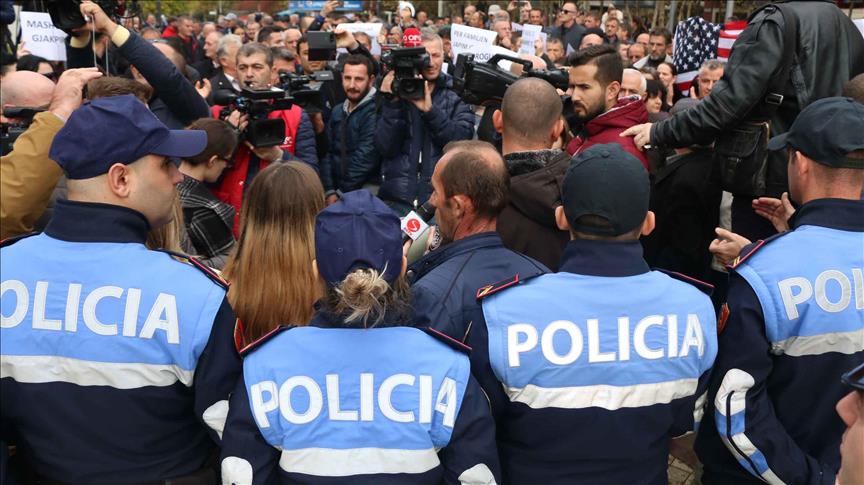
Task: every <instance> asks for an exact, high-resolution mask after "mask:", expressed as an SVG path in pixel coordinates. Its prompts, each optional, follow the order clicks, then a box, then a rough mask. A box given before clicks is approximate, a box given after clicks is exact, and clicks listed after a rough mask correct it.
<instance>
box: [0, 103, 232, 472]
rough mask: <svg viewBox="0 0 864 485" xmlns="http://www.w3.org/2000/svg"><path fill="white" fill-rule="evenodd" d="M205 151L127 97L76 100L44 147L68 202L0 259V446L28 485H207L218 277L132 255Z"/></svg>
mask: <svg viewBox="0 0 864 485" xmlns="http://www.w3.org/2000/svg"><path fill="white" fill-rule="evenodd" d="M206 141H207V139H206V134H205V133H204V132H201V131H169V130H168V128H166V127H165V125H164V124H162V122H160V121H159V120H158V119H156V117H155V116H154V115H153V113H151V112H150V111H149V110H148V109H147V107H146V106H145V105H144V104H142V103H141V102H140V101H138V100H137V99H136V98H135V97H134V96H131V95H125V96H116V97H111V98H104V99H100V100H96V101H93V102H90V103H86V104H84V105H83V106H82V107H81V108H79V109H77V110H76V111H75V112H73V113H72V116H71V117H70V118H69V120H68V121H67V123H66V125H65V126H64V127H63V128H62V129H61V130H60V131H59V132H58V133H57V135H56V137H55V138H54V141H53V144H52V146H51V150H50V156H51V159H52V160H55V161H56V162H57V163H58V164H59V165H60V166H61V167H62V168H63V170H64V172H65V173H66V177H67V179H68V183H67V186H68V191H69V192H68V194H69V200H68V201H58V202H57V205H56V206H55V209H54V215H53V218H52V219H51V221H50V222H49V224H48V226H47V227H46V228H45V232H44V233H42V234H38V235H32V236H29V237H25V238H22V239H19V240H18V241H14V242H9V241H7V242H5V243H4V246H5V247H3V248H2V249H0V279H2V284H0V302H2V304H0V313H2V323H0V364H2V379H0V399H2V406H0V421H2V428H0V430H2V431H0V432H2V436H0V439H2V440H4V441H6V440H9V441H12V442H14V444H16V445H17V450H18V451H19V452H20V453H21V454H22V455H23V456H24V458H25V459H26V461H27V462H28V464H29V465H30V467H31V468H32V469H33V470H35V471H36V473H37V474H38V475H39V476H40V478H39V482H40V483H46V484H62V483H75V484H79V483H88V484H118V483H136V484H138V483H147V484H150V483H153V484H158V483H169V481H170V482H171V483H189V484H197V483H212V481H213V480H214V479H215V478H216V468H215V465H216V462H215V459H214V458H215V456H214V453H215V447H216V444H217V443H218V442H219V438H220V436H219V435H220V434H221V431H222V427H223V426H224V420H225V416H226V414H227V405H228V401H227V398H228V394H229V392H230V391H231V389H233V385H234V384H235V383H236V380H237V378H238V376H239V373H240V360H239V357H238V355H237V352H236V351H235V350H234V346H233V345H234V344H233V339H232V333H233V328H234V322H235V317H234V315H233V312H232V311H231V307H230V306H229V305H228V302H227V300H226V299H225V285H224V283H223V282H221V281H219V280H218V278H217V277H214V276H213V275H210V274H205V272H204V270H203V269H202V268H199V267H196V266H194V265H193V264H192V263H191V262H188V261H187V262H181V261H178V260H176V259H175V258H174V257H172V256H171V255H169V254H166V253H164V252H157V251H150V250H148V249H147V248H146V247H145V246H144V241H145V239H146V238H147V233H148V231H149V230H150V229H153V228H157V227H159V226H161V225H163V224H166V223H167V222H169V221H170V220H171V216H172V208H173V204H174V200H175V197H176V189H175V186H176V185H177V184H178V183H179V182H180V181H181V180H182V175H181V174H180V172H179V171H178V169H177V160H179V158H181V157H189V156H193V155H195V154H197V153H199V152H200V151H201V150H202V149H203V148H204V147H205V145H206ZM175 157H176V158H175ZM177 480H181V482H177Z"/></svg>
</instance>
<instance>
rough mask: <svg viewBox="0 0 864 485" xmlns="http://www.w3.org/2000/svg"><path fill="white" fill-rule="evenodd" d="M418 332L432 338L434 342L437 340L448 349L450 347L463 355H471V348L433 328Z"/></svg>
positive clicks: (425, 328)
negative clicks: (422, 332)
mask: <svg viewBox="0 0 864 485" xmlns="http://www.w3.org/2000/svg"><path fill="white" fill-rule="evenodd" d="M420 330H423V331H424V332H426V333H427V334H428V335H430V336H432V338H434V339H435V340H438V341H439V342H443V343H444V344H445V345H447V346H448V347H450V348H451V349H453V350H457V351H459V352H462V353H464V354H469V355H470V354H471V347H469V346H467V345H465V344H463V343H462V342H460V341H458V340H456V339H455V338H453V337H451V336H449V335H447V334H446V333H443V332H439V331H438V330H435V329H434V328H431V327H423V328H421V329H420Z"/></svg>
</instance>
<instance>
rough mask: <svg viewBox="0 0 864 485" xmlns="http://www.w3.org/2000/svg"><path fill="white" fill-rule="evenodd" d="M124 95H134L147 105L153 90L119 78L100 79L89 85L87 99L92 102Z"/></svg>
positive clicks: (148, 86)
mask: <svg viewBox="0 0 864 485" xmlns="http://www.w3.org/2000/svg"><path fill="white" fill-rule="evenodd" d="M123 94H131V95H134V96H135V97H136V98H138V99H140V100H141V102H142V103H144V104H147V103H149V102H150V97H151V96H153V88H152V87H150V85H148V84H143V83H139V82H138V81H135V80H132V79H129V78H126V77H119V76H110V77H109V76H106V77H100V78H97V79H93V80H91V81H90V82H88V83H87V99H88V100H90V101H92V100H94V99H99V98H108V97H111V96H120V95H123Z"/></svg>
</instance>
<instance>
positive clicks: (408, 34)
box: [402, 27, 423, 47]
mask: <svg viewBox="0 0 864 485" xmlns="http://www.w3.org/2000/svg"><path fill="white" fill-rule="evenodd" d="M422 45H423V43H422V42H421V41H420V30H418V29H417V28H416V27H408V28H407V29H405V32H404V33H403V34H402V47H421V46H422Z"/></svg>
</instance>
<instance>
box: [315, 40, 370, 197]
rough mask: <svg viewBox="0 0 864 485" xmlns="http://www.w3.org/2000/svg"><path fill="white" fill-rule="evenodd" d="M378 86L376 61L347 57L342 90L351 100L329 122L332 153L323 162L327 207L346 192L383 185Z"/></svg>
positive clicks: (330, 151) (354, 55) (322, 175)
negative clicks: (377, 123) (378, 138)
mask: <svg viewBox="0 0 864 485" xmlns="http://www.w3.org/2000/svg"><path fill="white" fill-rule="evenodd" d="M374 83H375V74H374V68H373V67H372V61H370V60H369V59H368V58H366V57H364V56H361V55H359V54H351V55H349V56H348V57H347V58H345V61H344V64H343V67H342V88H343V89H344V90H345V94H346V96H347V99H346V100H345V102H344V103H343V104H342V106H341V107H339V106H337V107H336V109H334V110H333V111H332V113H331V115H330V121H329V122H328V123H327V138H328V145H329V152H328V153H327V155H325V156H324V157H323V158H322V159H321V180H322V181H323V185H324V190H325V191H326V196H327V204H328V205H329V204H332V203H334V202H336V201H337V200H339V198H340V197H341V194H342V193H344V192H351V191H352V190H357V189H360V188H363V185H364V184H366V183H368V182H372V183H379V182H380V181H379V180H376V179H378V178H379V175H378V174H379V158H378V153H377V151H376V150H375V121H376V120H375V117H376V114H375V111H376V106H375V99H374V97H375V92H376V91H375V88H374V87H373V84H374Z"/></svg>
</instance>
